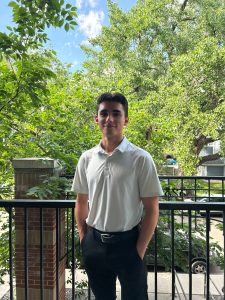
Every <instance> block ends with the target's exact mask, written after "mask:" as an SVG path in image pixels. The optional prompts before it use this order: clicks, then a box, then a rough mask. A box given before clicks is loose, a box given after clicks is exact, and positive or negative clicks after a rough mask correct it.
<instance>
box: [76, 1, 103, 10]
mask: <svg viewBox="0 0 225 300" xmlns="http://www.w3.org/2000/svg"><path fill="white" fill-rule="evenodd" d="M97 3H98V0H76V7H77V8H78V9H82V8H83V7H84V6H85V7H88V6H90V7H92V8H94V7H96V6H97Z"/></svg>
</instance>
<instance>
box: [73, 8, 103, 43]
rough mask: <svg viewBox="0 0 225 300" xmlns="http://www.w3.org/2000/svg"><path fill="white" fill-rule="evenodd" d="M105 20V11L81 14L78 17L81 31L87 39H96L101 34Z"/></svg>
mask: <svg viewBox="0 0 225 300" xmlns="http://www.w3.org/2000/svg"><path fill="white" fill-rule="evenodd" d="M103 19H104V12H103V11H93V10H91V11H90V12H89V13H88V14H87V15H85V14H81V15H79V16H78V24H79V29H80V31H81V32H83V34H84V35H85V36H86V37H87V38H93V37H96V35H98V34H99V33H100V32H101V28H102V21H103Z"/></svg>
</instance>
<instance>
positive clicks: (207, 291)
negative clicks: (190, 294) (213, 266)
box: [206, 209, 210, 300]
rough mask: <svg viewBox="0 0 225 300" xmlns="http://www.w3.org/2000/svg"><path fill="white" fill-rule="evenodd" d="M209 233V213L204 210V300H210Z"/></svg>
mask: <svg viewBox="0 0 225 300" xmlns="http://www.w3.org/2000/svg"><path fill="white" fill-rule="evenodd" d="M209 232H210V212H209V210H208V209H207V210H206V270H207V272H206V299H207V300H209V299H210V269H209V251H210V249H209Z"/></svg>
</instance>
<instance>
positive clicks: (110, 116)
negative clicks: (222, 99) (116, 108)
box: [106, 114, 113, 122]
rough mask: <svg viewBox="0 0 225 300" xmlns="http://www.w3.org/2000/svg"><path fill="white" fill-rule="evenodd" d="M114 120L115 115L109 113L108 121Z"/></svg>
mask: <svg viewBox="0 0 225 300" xmlns="http://www.w3.org/2000/svg"><path fill="white" fill-rule="evenodd" d="M112 120H113V115H112V114H108V115H107V118H106V121H107V122H110V121H112Z"/></svg>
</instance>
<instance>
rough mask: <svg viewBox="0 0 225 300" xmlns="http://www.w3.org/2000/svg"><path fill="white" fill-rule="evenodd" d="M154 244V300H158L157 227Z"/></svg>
mask: <svg viewBox="0 0 225 300" xmlns="http://www.w3.org/2000/svg"><path fill="white" fill-rule="evenodd" d="M154 242H155V247H154V254H155V262H154V265H155V268H154V269H155V270H154V271H155V300H157V299H158V267H157V265H158V262H157V252H158V251H157V250H158V249H157V227H156V229H155V234H154Z"/></svg>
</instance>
